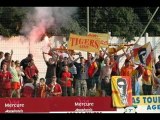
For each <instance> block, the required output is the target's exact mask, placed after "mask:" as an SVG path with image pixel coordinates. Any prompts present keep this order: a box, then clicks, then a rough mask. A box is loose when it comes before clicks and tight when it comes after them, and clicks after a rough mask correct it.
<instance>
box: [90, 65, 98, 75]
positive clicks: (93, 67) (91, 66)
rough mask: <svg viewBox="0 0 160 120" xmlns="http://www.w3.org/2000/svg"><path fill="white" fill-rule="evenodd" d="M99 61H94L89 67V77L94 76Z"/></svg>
mask: <svg viewBox="0 0 160 120" xmlns="http://www.w3.org/2000/svg"><path fill="white" fill-rule="evenodd" d="M97 67H98V66H97V63H96V62H93V63H92V64H91V65H90V66H89V67H88V76H89V77H92V76H93V73H94V71H95V69H96V68H97Z"/></svg>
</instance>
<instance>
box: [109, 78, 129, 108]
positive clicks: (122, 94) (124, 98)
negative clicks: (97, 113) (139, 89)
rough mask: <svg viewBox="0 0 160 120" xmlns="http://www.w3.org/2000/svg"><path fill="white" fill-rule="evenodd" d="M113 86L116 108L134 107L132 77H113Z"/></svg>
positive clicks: (113, 99)
mask: <svg viewBox="0 0 160 120" xmlns="http://www.w3.org/2000/svg"><path fill="white" fill-rule="evenodd" d="M111 86H112V102H113V106H114V107H127V106H132V84H131V78H130V76H112V80H111Z"/></svg>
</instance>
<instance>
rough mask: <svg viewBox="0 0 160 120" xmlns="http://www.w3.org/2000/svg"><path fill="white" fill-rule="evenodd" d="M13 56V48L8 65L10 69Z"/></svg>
mask: <svg viewBox="0 0 160 120" xmlns="http://www.w3.org/2000/svg"><path fill="white" fill-rule="evenodd" d="M12 56H13V50H11V57H10V60H9V65H8V68H7V69H8V70H9V68H10V67H11V62H12Z"/></svg>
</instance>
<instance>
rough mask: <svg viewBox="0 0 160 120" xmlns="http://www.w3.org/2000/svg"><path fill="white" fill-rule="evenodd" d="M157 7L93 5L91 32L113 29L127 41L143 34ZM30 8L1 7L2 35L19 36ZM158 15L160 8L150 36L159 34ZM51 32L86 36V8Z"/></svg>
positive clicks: (51, 29) (111, 30)
mask: <svg viewBox="0 0 160 120" xmlns="http://www.w3.org/2000/svg"><path fill="white" fill-rule="evenodd" d="M155 9H156V8H155V7H135V8H134V7H90V8H89V15H90V16H89V23H90V24H89V26H90V29H89V31H90V32H99V33H107V32H111V34H112V36H117V37H122V38H125V39H126V41H127V42H128V41H131V40H133V38H134V37H135V36H140V34H141V33H142V31H143V29H144V28H145V26H146V25H147V23H148V21H149V19H150V18H151V16H152V14H153V12H154V11H155ZM31 10H33V7H0V35H3V36H12V35H19V34H20V30H21V28H22V21H23V20H24V19H25V17H26V15H27V13H28V11H31ZM159 14H160V11H158V12H157V14H156V16H155V17H154V19H153V20H152V22H151V24H150V25H149V27H148V28H147V30H146V32H148V33H149V35H154V36H155V35H160V22H159V21H160V17H159ZM48 32H50V33H51V34H52V35H65V36H69V34H70V33H75V34H79V35H86V34H87V8H86V7H79V8H78V10H77V13H75V14H74V15H72V16H71V18H70V19H69V21H67V22H66V23H65V24H63V25H58V26H56V25H55V26H53V27H52V28H50V29H48Z"/></svg>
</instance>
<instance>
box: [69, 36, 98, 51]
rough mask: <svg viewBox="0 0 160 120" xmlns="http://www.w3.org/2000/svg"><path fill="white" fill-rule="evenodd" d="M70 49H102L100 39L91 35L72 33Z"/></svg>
mask: <svg viewBox="0 0 160 120" xmlns="http://www.w3.org/2000/svg"><path fill="white" fill-rule="evenodd" d="M68 49H71V50H82V51H87V52H96V53H98V52H99V50H100V39H99V38H96V37H91V36H79V35H75V34H70V37H69V42H68Z"/></svg>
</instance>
